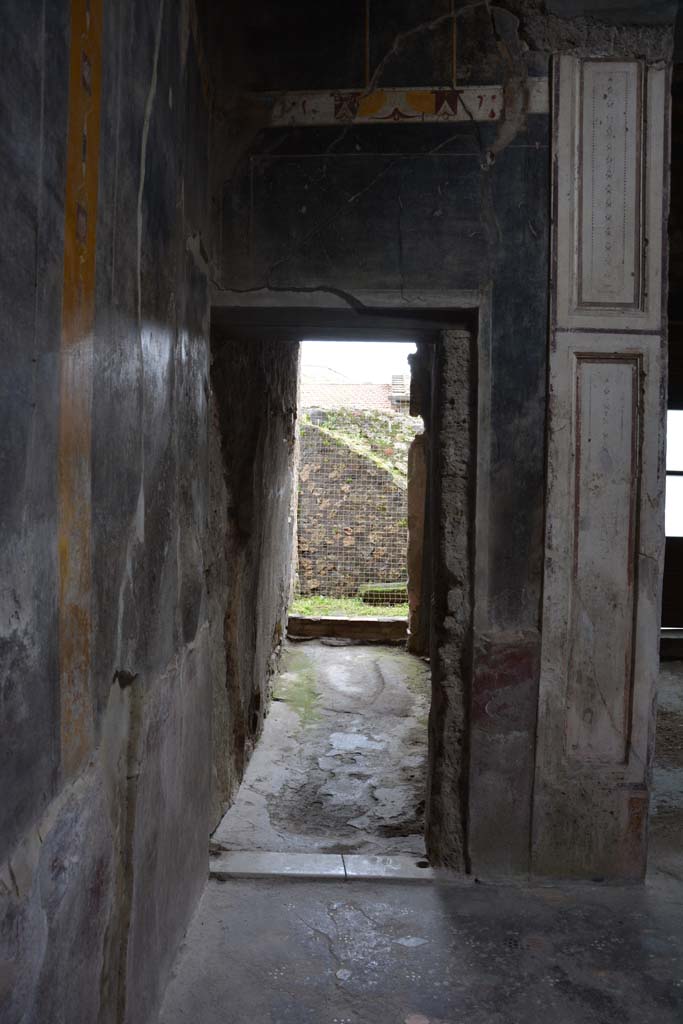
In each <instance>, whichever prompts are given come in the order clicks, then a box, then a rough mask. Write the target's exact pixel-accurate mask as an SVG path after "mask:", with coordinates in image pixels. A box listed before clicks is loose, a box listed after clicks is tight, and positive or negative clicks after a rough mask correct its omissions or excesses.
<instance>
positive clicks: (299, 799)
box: [213, 641, 430, 855]
mask: <svg viewBox="0 0 683 1024" xmlns="http://www.w3.org/2000/svg"><path fill="white" fill-rule="evenodd" d="M429 689H430V678H429V667H428V665H427V664H426V663H425V662H424V661H422V660H421V659H420V658H416V657H414V656H412V655H410V654H407V653H406V652H405V651H403V650H401V649H399V648H394V647H384V646H374V645H373V646H360V645H355V644H347V645H344V644H339V643H338V642H337V643H334V642H332V643H330V642H325V641H308V642H305V643H291V642H290V643H288V644H287V645H286V647H285V650H284V652H283V657H282V664H281V672H280V675H279V676H278V678H277V680H276V683H275V689H274V696H275V699H274V701H273V704H272V707H271V709H270V712H269V714H268V718H267V719H266V724H265V727H264V731H263V735H262V737H261V739H260V740H259V743H258V745H257V747H256V750H255V751H254V755H253V757H252V759H251V761H250V763H249V766H248V768H247V771H246V774H245V777H244V781H243V783H242V785H241V787H240V790H239V793H238V796H237V799H236V801H235V803H234V804H233V806H232V807H231V808H230V810H229V811H228V813H227V814H226V815H225V817H224V818H223V821H222V822H221V824H220V825H219V826H218V829H217V830H216V832H215V833H214V836H213V839H214V843H215V844H216V845H219V846H221V847H223V848H224V849H226V850H261V851H268V852H282V853H293V852H298V853H301V852H305V853H315V852H324V853H370V854H400V853H405V854H416V855H421V854H423V853H424V841H423V838H422V831H423V822H424V791H425V770H426V757H427V715H428V713H429Z"/></svg>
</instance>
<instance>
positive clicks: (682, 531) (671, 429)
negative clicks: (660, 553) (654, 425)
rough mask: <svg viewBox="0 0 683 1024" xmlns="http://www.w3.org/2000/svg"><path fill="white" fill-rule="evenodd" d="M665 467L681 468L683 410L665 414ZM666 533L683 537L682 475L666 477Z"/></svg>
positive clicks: (682, 456)
mask: <svg viewBox="0 0 683 1024" xmlns="http://www.w3.org/2000/svg"><path fill="white" fill-rule="evenodd" d="M666 468H667V469H679V470H681V469H683V410H679V409H677V410H675V411H674V410H673V409H670V410H669V412H668V414H667V426H666ZM666 535H667V537H683V476H670V477H667V481H666Z"/></svg>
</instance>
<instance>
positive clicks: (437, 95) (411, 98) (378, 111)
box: [261, 78, 549, 127]
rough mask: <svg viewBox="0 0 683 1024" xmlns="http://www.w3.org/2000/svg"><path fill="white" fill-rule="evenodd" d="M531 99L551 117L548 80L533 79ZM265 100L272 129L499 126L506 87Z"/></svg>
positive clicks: (531, 108)
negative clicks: (489, 123)
mask: <svg viewBox="0 0 683 1024" xmlns="http://www.w3.org/2000/svg"><path fill="white" fill-rule="evenodd" d="M527 95H528V112H529V113H530V114H547V113H548V112H549V99H548V79H547V78H533V79H530V80H529V82H528V85H527ZM261 98H263V97H261ZM267 100H268V102H269V103H270V104H272V111H271V120H270V123H271V126H273V127H287V126H290V127H315V126H324V125H344V124H397V123H401V124H405V123H414V124H441V123H444V122H445V123H451V122H459V121H460V122H461V121H499V120H500V119H501V118H502V117H503V116H504V113H505V91H504V88H503V86H502V85H482V86H478V85H477V86H466V87H462V88H456V87H443V88H425V89H375V90H373V91H372V92H366V91H363V90H362V89H357V90H353V89H342V90H337V91H333V92H287V93H274V94H272V95H270V96H268V97H267Z"/></svg>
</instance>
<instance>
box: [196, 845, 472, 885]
mask: <svg viewBox="0 0 683 1024" xmlns="http://www.w3.org/2000/svg"><path fill="white" fill-rule="evenodd" d="M209 877H210V878H214V879H216V880H218V881H221V882H226V881H228V880H230V879H237V878H279V879H282V878H292V879H303V880H321V879H329V880H331V881H340V880H343V881H348V882H352V881H377V880H381V881H384V882H387V881H396V882H434V881H436V880H437V879H438V880H439V881H445V880H453V881H462V880H463V876H462V875H459V874H456V873H455V872H451V871H445V870H443V869H440V868H439V869H435V868H432V867H431V866H430V865H429V862H428V861H427V860H426V859H425V858H424V857H415V856H410V855H407V854H402V855H395V856H388V855H366V854H346V853H344V854H341V853H265V852H255V851H251V850H234V851H229V852H225V853H221V854H219V855H218V856H214V857H211V859H210V863H209Z"/></svg>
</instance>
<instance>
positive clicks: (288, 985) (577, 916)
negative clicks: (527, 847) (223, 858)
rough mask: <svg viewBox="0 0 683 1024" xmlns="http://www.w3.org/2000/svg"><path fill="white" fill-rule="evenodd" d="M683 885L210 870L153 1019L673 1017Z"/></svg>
mask: <svg viewBox="0 0 683 1024" xmlns="http://www.w3.org/2000/svg"><path fill="white" fill-rule="evenodd" d="M682 1020H683V886H682V885H680V884H678V883H676V882H673V881H670V880H661V881H659V882H657V883H655V884H653V885H649V886H647V887H646V886H642V887H641V886H632V887H618V888H617V887H609V886H597V885H593V886H589V885H586V886H581V885H574V886H552V887H551V886H548V887H532V886H526V887H523V888H522V887H512V886H500V885H495V886H494V885H490V886H489V885H475V884H472V883H462V884H459V883H450V884H449V883H444V884H440V883H433V884H431V885H418V884H410V883H398V882H394V883H375V882H357V883H353V884H351V883H337V882H293V881H289V882H288V881H279V880H278V881H258V882H254V881H239V882H237V881H232V882H226V883H220V882H215V881H212V882H210V883H209V884H208V885H207V888H206V891H205V893H204V896H203V899H202V902H201V904H200V907H199V910H198V912H197V914H196V916H195V919H194V921H193V923H192V926H191V928H190V931H189V934H188V936H187V940H186V942H185V945H184V948H183V949H182V951H181V955H180V957H179V960H178V963H177V965H176V968H175V971H174V975H173V978H172V980H171V983H170V985H169V987H168V990H167V993H166V999H165V1002H164V1005H163V1008H162V1011H161V1015H160V1024H190V1022H191V1024H460V1022H462V1024H680V1022H681V1021H682Z"/></svg>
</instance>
